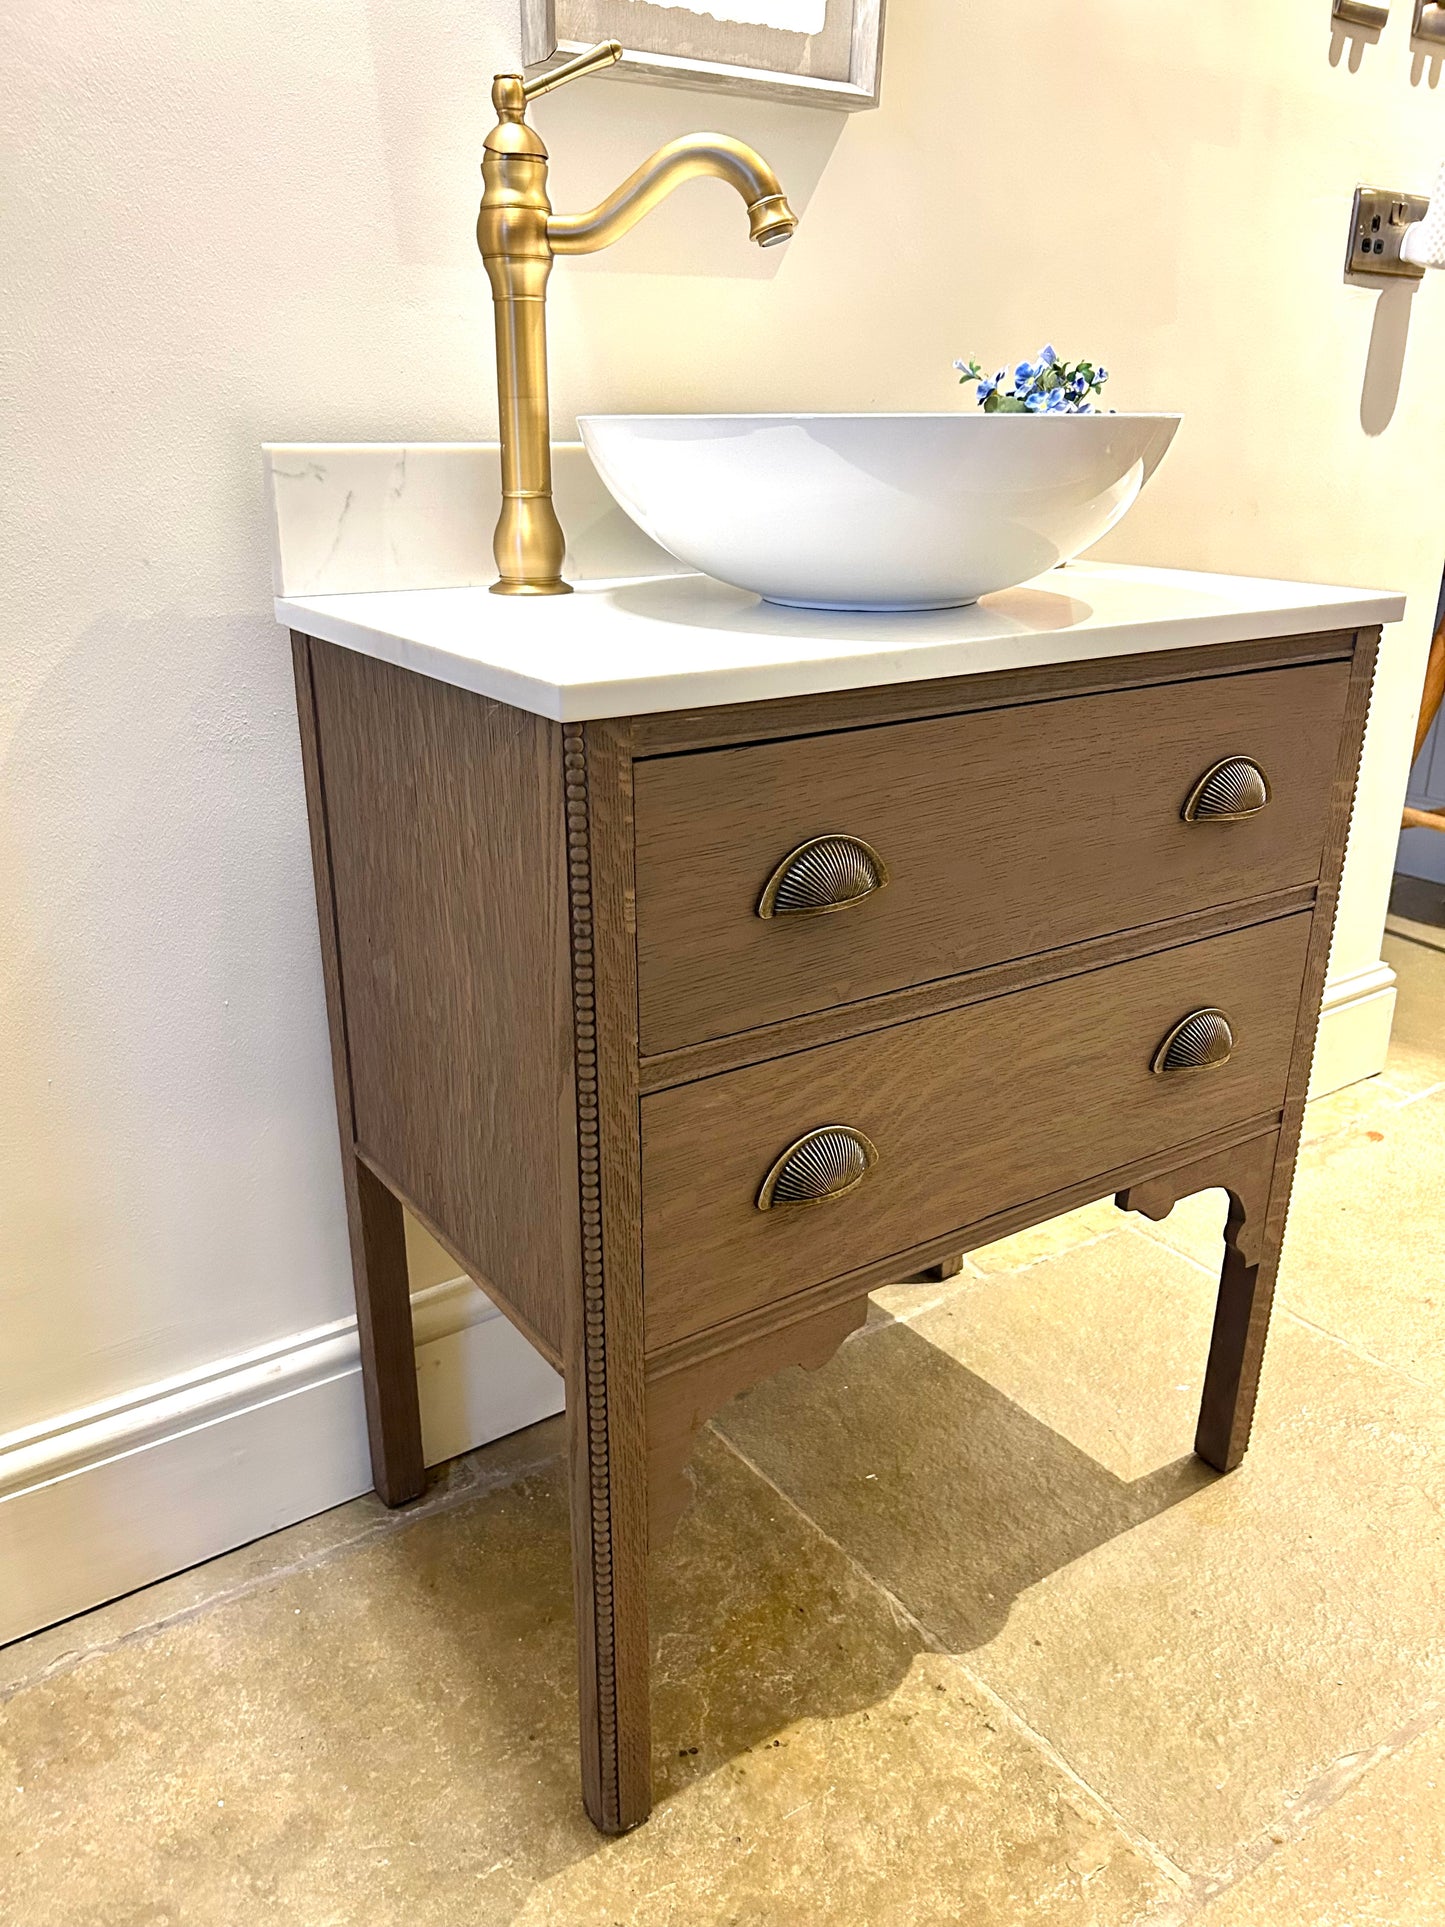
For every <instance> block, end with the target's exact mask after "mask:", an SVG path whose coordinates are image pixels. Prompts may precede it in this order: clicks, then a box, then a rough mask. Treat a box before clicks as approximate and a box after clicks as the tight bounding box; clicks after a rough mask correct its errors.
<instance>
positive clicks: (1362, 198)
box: [1345, 187, 1430, 281]
mask: <svg viewBox="0 0 1445 1927" xmlns="http://www.w3.org/2000/svg"><path fill="white" fill-rule="evenodd" d="M1429 206H1430V202H1429V199H1428V197H1427V196H1426V195H1424V194H1397V193H1396V192H1395V191H1394V190H1393V189H1391V188H1383V187H1357V188H1356V189H1355V207H1354V212H1353V213H1352V214H1351V216H1350V251H1349V253H1348V255H1347V256H1346V257H1345V274H1346V276H1351V275H1357V274H1363V275H1372V274H1377V275H1388V276H1389V277H1390V278H1391V279H1393V280H1407V281H1420V280H1423V279H1424V275H1425V270H1424V269H1423V268H1417V267H1416V266H1415V264H1414V262H1413V261H1402V260H1401V259H1400V243H1401V241H1403V240H1404V238H1405V230H1406V228H1408V227H1409V226H1410V223H1411V222H1412V221H1422V220H1424V218H1425V214H1426V212H1427V210H1428V208H1429Z"/></svg>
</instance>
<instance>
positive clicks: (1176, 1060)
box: [1149, 1004, 1234, 1077]
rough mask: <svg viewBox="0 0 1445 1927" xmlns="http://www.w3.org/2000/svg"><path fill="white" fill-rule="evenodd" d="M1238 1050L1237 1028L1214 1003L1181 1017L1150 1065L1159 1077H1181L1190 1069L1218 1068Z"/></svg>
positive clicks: (1210, 1069)
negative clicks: (1236, 1041)
mask: <svg viewBox="0 0 1445 1927" xmlns="http://www.w3.org/2000/svg"><path fill="white" fill-rule="evenodd" d="M1233 1052H1234V1028H1233V1026H1232V1025H1231V1023H1230V1021H1229V1019H1228V1017H1227V1016H1226V1015H1225V1013H1224V1012H1223V1011H1222V1010H1220V1009H1218V1008H1217V1006H1215V1005H1213V1004H1210V1005H1207V1006H1206V1007H1205V1008H1204V1009H1203V1010H1191V1011H1190V1013H1189V1015H1188V1016H1187V1017H1181V1018H1180V1019H1179V1022H1178V1023H1177V1024H1175V1025H1174V1027H1173V1029H1172V1030H1171V1031H1170V1032H1169V1035H1168V1036H1167V1037H1166V1038H1165V1039H1164V1042H1163V1043H1162V1044H1161V1045H1160V1046H1159V1048H1158V1050H1157V1051H1155V1053H1154V1062H1153V1063H1152V1064H1151V1065H1150V1067H1149V1068H1150V1069H1151V1070H1152V1071H1153V1073H1154V1075H1155V1076H1156V1077H1178V1076H1180V1075H1182V1074H1184V1073H1186V1072H1189V1071H1217V1070H1218V1069H1219V1068H1220V1067H1221V1065H1224V1064H1227V1063H1228V1062H1229V1060H1230V1057H1231V1056H1232V1055H1233Z"/></svg>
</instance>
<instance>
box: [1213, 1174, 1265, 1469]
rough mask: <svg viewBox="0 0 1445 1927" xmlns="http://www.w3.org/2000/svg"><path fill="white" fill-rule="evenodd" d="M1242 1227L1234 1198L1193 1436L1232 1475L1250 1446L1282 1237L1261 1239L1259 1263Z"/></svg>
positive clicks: (1232, 1198) (1225, 1239) (1231, 1203)
mask: <svg viewBox="0 0 1445 1927" xmlns="http://www.w3.org/2000/svg"><path fill="white" fill-rule="evenodd" d="M1242 1223H1243V1213H1242V1212H1240V1209H1239V1205H1238V1203H1237V1201H1236V1199H1235V1198H1234V1197H1233V1196H1231V1198H1230V1200H1229V1221H1228V1224H1227V1226H1226V1228H1225V1233H1224V1268H1223V1270H1222V1272H1221V1273H1220V1279H1219V1298H1218V1301H1217V1303H1216V1305H1215V1309H1214V1331H1213V1334H1212V1335H1211V1337H1210V1341H1209V1364H1208V1366H1207V1367H1206V1368H1205V1373H1204V1392H1203V1396H1202V1397H1201V1399H1200V1403H1199V1429H1198V1431H1197V1432H1196V1433H1195V1437H1194V1450H1195V1451H1196V1452H1197V1453H1198V1454H1199V1456H1200V1458H1201V1459H1203V1460H1204V1461H1205V1463H1206V1464H1208V1465H1212V1466H1214V1468H1215V1469H1216V1470H1217V1471H1219V1472H1232V1471H1233V1470H1234V1469H1235V1467H1236V1466H1237V1465H1238V1464H1239V1463H1240V1461H1241V1460H1242V1459H1243V1457H1244V1454H1245V1450H1246V1448H1247V1447H1248V1445H1249V1434H1250V1428H1251V1427H1252V1425H1253V1424H1254V1406H1255V1400H1256V1398H1257V1397H1258V1394H1259V1373H1260V1367H1261V1365H1262V1364H1263V1363H1264V1342H1265V1339H1266V1338H1267V1337H1268V1335H1269V1314H1270V1309H1271V1307H1272V1305H1273V1303H1274V1281H1275V1273H1276V1271H1277V1270H1278V1266H1279V1240H1278V1238H1277V1237H1276V1238H1272V1239H1263V1240H1261V1241H1260V1245H1261V1248H1260V1252H1259V1257H1258V1260H1257V1261H1256V1262H1254V1263H1251V1262H1250V1259H1249V1257H1248V1256H1247V1255H1246V1253H1245V1251H1243V1250H1241V1248H1240V1240H1239V1234H1240V1230H1241V1229H1242Z"/></svg>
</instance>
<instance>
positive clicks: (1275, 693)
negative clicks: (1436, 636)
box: [294, 629, 1378, 1831]
mask: <svg viewBox="0 0 1445 1927" xmlns="http://www.w3.org/2000/svg"><path fill="white" fill-rule="evenodd" d="M1377 635H1378V631H1377V630H1373V629H1372V630H1358V631H1357V630H1353V629H1347V630H1344V631H1341V632H1338V633H1328V634H1320V635H1309V636H1296V637H1287V638H1284V639H1278V638H1276V639H1273V640H1268V641H1259V642H1241V643H1223V644H1215V645H1212V646H1209V647H1207V648H1204V647H1201V648H1186V649H1178V650H1174V651H1164V652H1156V653H1152V654H1140V655H1132V656H1127V657H1118V658H1115V659H1111V660H1103V661H1084V662H1071V663H1063V664H1057V665H1053V666H1049V667H1043V668H1028V669H1021V670H1015V671H1008V672H1002V673H997V674H983V675H973V676H960V677H956V678H952V679H948V680H934V681H924V682H910V683H905V684H900V685H891V686H886V687H880V688H872V689H863V690H857V691H852V692H847V693H832V694H824V695H817V696H808V697H790V698H786V699H783V700H778V701H769V702H751V703H747V704H741V705H736V706H731V707H712V708H703V709H698V710H695V711H690V712H671V713H666V714H653V715H642V716H636V717H631V718H623V719H620V720H618V719H612V720H605V721H598V722H586V723H577V724H568V723H557V722H552V721H549V720H547V719H546V718H544V717H542V716H538V715H535V714H532V713H531V712H529V711H527V710H523V709H518V708H513V707H511V706H509V705H507V704H504V703H501V702H497V701H494V700H492V699H491V698H489V697H487V696H484V695H480V694H477V693H473V692H471V691H469V690H465V689H462V688H457V687H453V686H451V685H450V684H449V683H446V682H441V681H435V680H432V679H430V678H428V677H426V676H423V675H420V674H417V673H414V672H411V671H409V670H406V669H401V668H395V667H391V666H389V665H388V664H386V663H383V662H380V661H377V660H373V659H372V658H370V657H368V656H366V655H364V654H360V653H353V652H352V651H350V650H348V649H345V648H342V647H338V646H336V645H334V644H332V643H327V642H322V641H315V640H311V639H308V638H307V637H306V636H303V635H297V636H296V637H295V642H294V649H295V661H296V669H297V689H298V699H299V706H300V715H301V725H302V740H303V748H304V752H305V761H306V772H307V787H308V800H309V806H310V814H311V827H312V845H313V855H314V859H315V867H316V876H317V895H318V903H319V907H320V921H321V933H322V949H323V957H324V961H325V965H326V975H327V987H328V999H329V1006H330V1014H331V1026H332V1043H333V1059H334V1066H335V1073H336V1088H337V1101H338V1110H339V1113H340V1117H341V1127H342V1137H343V1149H344V1167H345V1173H346V1184H347V1196H348V1208H349V1219H350V1224H351V1232H352V1254H353V1261H354V1268H355V1275H356V1288H357V1300H358V1309H359V1318H360V1326H361V1333H362V1344H363V1361H364V1366H365V1377H366V1387H367V1401H368V1419H369V1425H370V1432H371V1440H372V1451H373V1462H374V1466H375V1471H376V1479H377V1487H378V1490H379V1491H380V1492H381V1494H382V1496H383V1497H384V1498H386V1499H387V1500H388V1501H389V1502H390V1503H393V1504H399V1503H402V1502H404V1501H405V1500H407V1499H409V1498H412V1497H415V1496H416V1495H417V1494H418V1493H419V1492H420V1491H421V1489H422V1485H423V1480H424V1472H423V1463H422V1453H421V1441H420V1426H419V1420H418V1414H417V1399H416V1380H415V1372H414V1365H413V1355H412V1341H411V1328H410V1311H409V1304H408V1298H407V1287H406V1268H405V1258H404V1251H403V1243H402V1220H401V1203H402V1202H403V1201H404V1202H405V1203H406V1204H407V1205H408V1206H410V1207H411V1208H412V1209H413V1210H414V1211H415V1212H416V1214H417V1215H418V1216H419V1217H420V1219H421V1220H422V1221H423V1222H424V1223H425V1224H426V1225H427V1226H428V1227H429V1228H430V1229H431V1230H432V1231H433V1232H434V1234H435V1235H436V1236H437V1237H438V1238H439V1239H440V1240H441V1242H442V1243H443V1244H444V1245H445V1246H446V1247H447V1248H448V1249H449V1250H450V1251H451V1252H452V1253H453V1255H454V1256H455V1257H456V1259H457V1260H458V1262H459V1263H460V1264H461V1265H462V1266H464V1268H465V1269H466V1270H467V1271H468V1272H469V1273H470V1274H471V1275H472V1276H473V1277H475V1278H476V1279H477V1280H478V1282H479V1283H481V1284H482V1285H483V1286H484V1288H485V1289H486V1290H487V1291H488V1293H490V1294H491V1295H492V1296H493V1297H494V1299H495V1300H496V1302H497V1303H498V1304H499V1305H500V1306H501V1307H502V1309H503V1310H504V1311H505V1312H506V1313H507V1315H508V1316H509V1317H510V1318H512V1319H513V1321H514V1322H515V1323H516V1324H517V1325H518V1326H519V1327H520V1329H521V1330H522V1331H523V1332H524V1333H525V1334H526V1335H527V1336H528V1337H529V1338H530V1339H531V1341H532V1342H533V1343H534V1344H535V1345H536V1346H537V1347H538V1348H539V1349H540V1350H541V1352H542V1353H543V1354H544V1355H545V1356H546V1357H547V1358H548V1359H550V1360H551V1361H552V1362H553V1363H554V1364H555V1365H557V1366H558V1367H559V1369H560V1370H561V1371H562V1372H563V1373H564V1375H565V1380H566V1388H567V1410H568V1430H569V1439H570V1453H571V1479H572V1491H573V1508H572V1529H573V1548H574V1571H575V1575H576V1603H577V1626H578V1644H579V1653H580V1662H581V1680H582V1697H581V1705H582V1759H583V1784H584V1792H585V1797H586V1801H587V1806H588V1810H589V1812H590V1813H591V1815H592V1817H593V1819H594V1821H595V1822H596V1823H597V1824H598V1825H599V1826H601V1827H603V1828H605V1829H607V1830H609V1831H618V1830H621V1829H623V1828H626V1827H628V1826H631V1825H633V1824H635V1823H636V1822H637V1821H639V1820H640V1819H642V1818H643V1817H645V1815H646V1813H647V1811H648V1806H649V1803H650V1769H649V1729H648V1635H647V1611H646V1562H647V1548H648V1543H649V1538H650V1537H651V1538H652V1539H653V1540H654V1541H655V1540H656V1538H657V1536H658V1535H659V1534H661V1533H663V1532H665V1531H666V1530H667V1528H668V1526H669V1525H670V1524H671V1522H672V1521H673V1519H674V1518H675V1517H676V1514H677V1512H678V1511H679V1509H680V1508H681V1506H682V1505H683V1504H685V1502H686V1497H687V1490H688V1488H687V1483H686V1479H685V1476H684V1466H685V1462H686V1459H687V1456H688V1452H689V1450H690V1447H691V1444H692V1441H693V1439H694V1437H695V1435H696V1433H697V1431H698V1429H699V1428H700V1427H701V1425H702V1424H703V1423H704V1422H705V1420H706V1419H707V1418H708V1417H709V1416H710V1414H711V1413H712V1412H714V1411H715V1410H716V1409H717V1408H718V1407H719V1406H720V1405H721V1404H722V1403H723V1402H724V1401H725V1400H726V1399H727V1398H729V1397H730V1396H732V1395H733V1394H734V1393H735V1392H737V1391H739V1390H741V1389H743V1388H744V1387H745V1386H746V1385H748V1384H749V1383H751V1382H753V1381H754V1380H756V1379H757V1378H759V1377H760V1376H762V1375H764V1374H765V1373H768V1372H771V1371H774V1370H777V1369H778V1368H780V1367H781V1366H784V1365H788V1364H794V1363H803V1364H814V1365H816V1364H819V1363H821V1362H822V1361H823V1360H824V1359H825V1358H826V1357H827V1356H828V1355H829V1354H830V1353H831V1352H832V1350H833V1349H834V1348H836V1346H837V1345H838V1344H839V1343H840V1342H841V1341H842V1339H843V1338H844V1337H846V1336H847V1334H848V1333H849V1332H850V1331H851V1330H852V1329H854V1328H855V1327H856V1326H857V1325H858V1324H860V1323H861V1321H862V1319H863V1317H864V1316H865V1312H866V1300H867V1293H868V1292H869V1290H870V1289H872V1288H873V1287H874V1286H876V1285H879V1284H881V1283H884V1282H886V1281H888V1280H891V1279H895V1278H899V1277H903V1276H905V1275H908V1274H910V1273H914V1272H917V1271H919V1270H920V1269H924V1268H927V1267H932V1266H939V1267H943V1268H947V1266H948V1265H949V1263H950V1262H951V1261H953V1260H955V1259H956V1258H957V1255H958V1254H959V1253H961V1252H963V1251H966V1250H967V1249H969V1248H971V1247H973V1246H976V1245H980V1244H983V1243H985V1242H987V1241H988V1240H990V1239H992V1238H995V1237H997V1236H1001V1235H1003V1234H1005V1233H1007V1232H1009V1231H1012V1230H1016V1229H1019V1228H1022V1227H1023V1226H1025V1225H1028V1224H1031V1223H1034V1222H1036V1221H1038V1220H1041V1219H1044V1218H1047V1217H1050V1216H1053V1215H1056V1214H1057V1213H1059V1212H1062V1211H1065V1210H1068V1209H1070V1208H1072V1207H1073V1206H1075V1205H1077V1204H1081V1203H1084V1202H1086V1201H1088V1200H1091V1199H1094V1198H1097V1197H1099V1196H1102V1195H1108V1194H1110V1193H1113V1194H1115V1195H1116V1196H1117V1197H1118V1200H1119V1202H1120V1204H1121V1205H1123V1206H1125V1207H1126V1208H1132V1209H1138V1210H1142V1211H1145V1212H1147V1213H1149V1214H1150V1215H1151V1216H1159V1215H1162V1213H1164V1212H1165V1211H1167V1210H1168V1209H1169V1208H1170V1206H1171V1205H1172V1203H1173V1202H1174V1201H1175V1200H1176V1199H1177V1198H1179V1197H1181V1196H1183V1195H1185V1194H1186V1193H1188V1192H1190V1191H1193V1190H1198V1189H1202V1188H1205V1187H1208V1186H1214V1185H1218V1186H1222V1187H1223V1188H1224V1189H1225V1190H1226V1191H1227V1192H1228V1193H1229V1197H1230V1201H1231V1202H1230V1212H1229V1220H1228V1230H1227V1233H1226V1250H1225V1262H1224V1270H1223V1275H1222V1279H1221V1287H1220V1297H1219V1305H1218V1311H1217V1316H1216V1322H1215V1328H1214V1337H1213V1343H1212V1349H1211V1354H1210V1360H1209V1368H1208V1373H1207V1378H1206V1384H1205V1390H1204V1395H1203V1406H1202V1411H1201V1415H1200V1421H1199V1431H1198V1437H1197V1441H1196V1449H1197V1450H1198V1452H1199V1453H1200V1454H1201V1455H1202V1456H1203V1457H1204V1458H1205V1459H1206V1460H1208V1461H1209V1462H1210V1463H1211V1464H1212V1465H1214V1466H1216V1467H1218V1468H1219V1469H1220V1470H1221V1471H1224V1470H1228V1469H1230V1468H1231V1467H1232V1466H1234V1465H1236V1464H1237V1463H1238V1461H1239V1459H1240V1457H1241V1456H1242V1454H1243V1452H1244V1449H1245V1445H1246V1442H1247V1439H1248V1434H1249V1427H1250V1419H1251V1414H1252V1410H1253V1405H1254V1397H1255V1390H1256V1386H1257V1382H1258V1376H1259V1369H1260V1361H1261V1356H1262V1352H1263V1347H1264V1339H1265V1331H1266V1326H1267V1323H1268V1318H1269V1307H1270V1298H1271V1293H1272V1288H1273V1280H1274V1272H1275V1266H1276V1262H1277V1258H1278V1253H1279V1247H1280V1241H1281V1238H1282V1235H1283V1229H1284V1220H1285V1213H1286V1208H1287V1204H1288V1199H1289V1191H1290V1182H1291V1178H1292V1175H1293V1169H1294V1161H1295V1154H1296V1149H1297V1145H1298V1139H1299V1130H1300V1120H1301V1114H1302V1111H1303V1106H1304V1100H1305V1091H1306V1085H1307V1082H1308V1076H1309V1068H1310V1058H1311V1053H1312V1049H1313V1041H1314V1033H1315V1027H1316V1023H1317V1020H1318V1015H1319V1005H1320V997H1321V990H1322V985H1323V980H1324V971H1325V964H1326V958H1327V952H1328V947H1329V938H1330V930H1331V924H1332V920H1333V913H1334V901H1335V895H1336V889H1337V884H1338V879H1339V873H1340V866H1341V861H1342V856H1343V850H1344V843H1345V837H1346V832H1347V828H1348V823H1349V814H1350V806H1351V800H1352V796H1353V791H1354V783H1355V777H1356V771H1357V766H1358V761H1359V752H1360V742H1361V736H1362V732H1363V727H1364V719H1365V713H1366V708H1367V703H1368V693H1369V685H1370V676H1371V671H1372V664H1373V658H1374V650H1375V643H1376V638H1377ZM1101 1369H1107V1367H1106V1366H1102V1367H1101Z"/></svg>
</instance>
